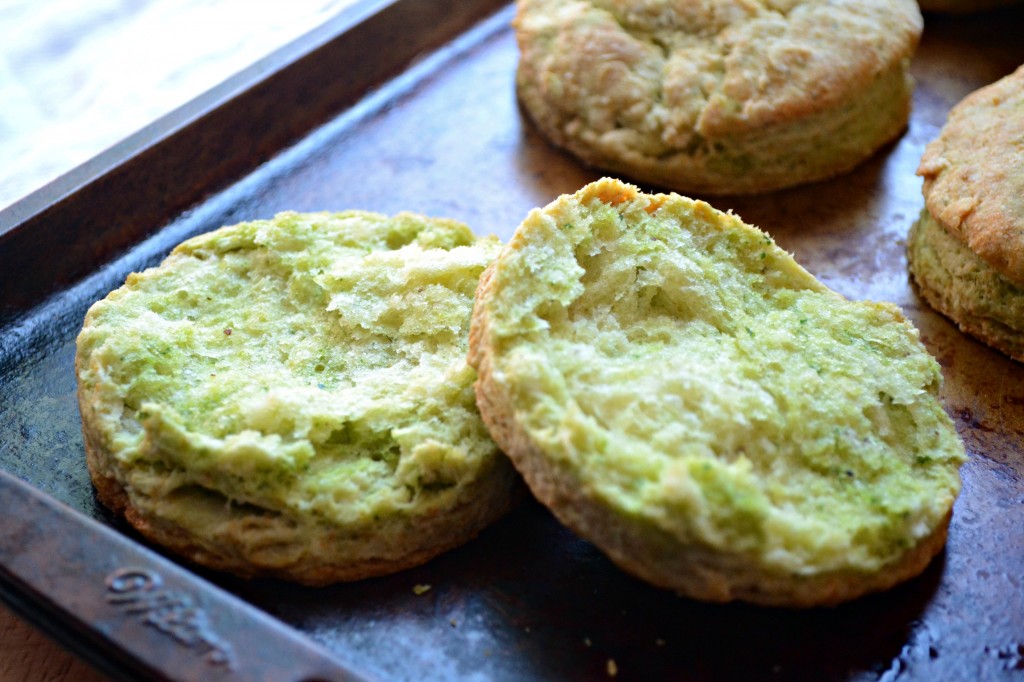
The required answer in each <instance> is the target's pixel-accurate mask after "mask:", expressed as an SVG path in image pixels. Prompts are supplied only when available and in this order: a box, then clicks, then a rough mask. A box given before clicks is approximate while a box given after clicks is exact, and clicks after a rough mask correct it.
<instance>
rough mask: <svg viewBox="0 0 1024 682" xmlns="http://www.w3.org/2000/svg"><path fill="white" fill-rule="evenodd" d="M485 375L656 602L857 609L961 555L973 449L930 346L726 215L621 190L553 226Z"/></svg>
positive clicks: (514, 292)
mask: <svg viewBox="0 0 1024 682" xmlns="http://www.w3.org/2000/svg"><path fill="white" fill-rule="evenodd" d="M470 364H471V365H472V366H474V367H475V368H476V369H477V371H478V374H479V379H478V381H477V386H476V391H477V404H478V405H479V407H480V412H481V415H482V416H483V418H484V421H485V422H486V423H487V426H488V429H489V430H490V432H491V434H492V435H493V436H494V438H495V440H496V441H497V442H498V444H499V445H500V446H501V448H502V449H503V450H504V451H505V452H506V453H507V454H508V455H509V456H510V457H511V458H512V460H513V462H514V463H515V465H516V467H517V468H518V469H519V470H520V472H521V473H522V474H523V476H524V478H525V480H526V482H527V484H528V485H529V486H530V488H531V490H532V491H533V493H534V495H535V496H536V497H537V499H539V500H540V501H541V502H542V503H544V504H545V505H547V506H548V507H549V508H550V509H551V510H552V511H553V512H554V513H555V515H556V516H557V517H558V518H559V519H560V520H561V521H562V522H563V523H565V524H566V525H567V526H568V527H570V528H571V529H573V530H574V531H575V532H577V533H578V534H580V535H581V536H582V537H584V538H586V539H588V540H590V541H591V542H593V543H594V544H595V545H597V546H598V547H599V548H600V549H602V550H603V551H604V552H605V553H606V554H607V555H608V556H609V557H610V558H611V559H612V560H613V561H614V562H616V563H617V564H618V565H619V566H621V567H622V568H623V569H625V570H626V571H628V572H630V573H633V574H634V575H637V576H639V577H641V578H643V579H645V580H647V581H649V582H651V583H653V584H655V585H658V586H661V587H666V588H669V589H672V590H674V591H676V592H678V593H680V594H682V595H685V596H689V597H694V598H698V599H704V600H710V601H729V600H734V599H738V600H745V601H750V602H755V603H760V604H767V605H778V606H793V607H805V606H814V605H824V604H836V603H838V602H841V601H845V600H848V599H852V598H854V597H857V596H859V595H862V594H865V593H868V592H872V591H877V590H882V589H886V588H888V587H891V586H892V585H894V584H896V583H898V582H900V581H903V580H906V579H908V578H910V577H912V576H914V575H916V574H918V573H920V572H921V571H922V570H923V569H924V567H925V566H926V565H927V564H928V562H929V561H930V560H931V558H932V557H933V556H935V554H937V553H938V552H939V551H940V550H941V548H942V546H943V543H944V542H945V538H946V529H947V526H948V523H949V519H950V515H951V510H952V505H953V501H954V499H955V497H956V495H957V493H958V491H959V488H960V479H959V475H958V471H957V470H958V467H959V465H960V464H961V463H962V462H963V461H964V459H965V456H964V448H963V445H962V443H961V442H960V440H959V438H958V436H957V434H956V430H955V428H954V426H953V424H952V422H951V420H950V419H949V417H948V416H947V415H946V413H945V411H944V409H943V407H942V405H941V403H940V402H939V400H938V389H939V385H940V382H941V374H940V371H939V367H938V364H937V363H936V362H935V360H934V359H933V358H931V356H929V355H928V353H927V351H926V350H925V349H924V347H923V345H922V344H921V343H920V341H919V339H918V335H917V331H916V330H915V329H914V328H913V327H912V326H911V325H910V324H909V323H908V322H907V321H906V320H905V319H904V318H903V316H902V315H901V314H900V312H899V310H898V309H897V308H896V307H895V306H892V305H890V304H876V303H867V302H852V301H847V300H845V299H843V298H842V297H841V296H839V295H838V294H836V293H834V292H832V291H830V290H829V289H827V288H826V287H825V286H824V285H822V284H821V283H820V282H818V281H817V280H815V279H814V278H813V277H812V276H811V275H810V274H809V273H807V272H806V271H805V270H803V268H801V267H800V266H799V265H798V264H797V263H796V262H795V261H794V260H793V259H792V257H790V256H789V255H788V254H786V253H785V252H784V251H782V250H781V249H779V248H778V247H777V246H775V244H774V243H773V242H772V240H771V239H770V238H769V237H768V236H767V235H765V234H764V233H763V232H760V231H759V230H757V229H756V228H753V227H751V226H748V225H745V224H743V223H742V222H741V221H740V220H739V219H737V218H736V217H735V216H733V215H731V214H725V213H721V212H719V211H716V210H714V209H713V208H711V207H710V206H708V205H707V204H705V203H703V202H694V201H691V200H689V199H686V198H684V197H680V196H678V195H644V194H641V193H640V192H638V191H637V189H636V188H635V187H632V186H630V185H625V184H622V183H619V182H617V181H613V180H608V179H605V180H602V181H599V182H596V183H593V184H591V185H588V186H587V187H584V188H583V189H581V190H580V191H579V192H577V193H576V194H574V195H572V196H563V197H561V198H559V199H558V200H556V201H554V202H552V203H551V204H550V205H549V206H547V207H546V208H544V209H543V210H535V211H533V212H531V213H530V215H529V216H528V217H527V218H526V219H525V220H524V222H523V223H522V225H520V227H519V228H518V229H517V231H516V233H515V235H514V236H513V237H512V239H511V240H510V241H509V243H508V245H507V246H506V247H505V249H504V250H503V251H502V253H501V255H499V256H498V258H497V260H495V262H494V263H493V264H492V265H491V266H490V267H489V268H488V270H487V271H486V272H485V273H484V275H483V277H482V278H481V281H480V287H479V289H478V291H477V304H476V306H475V307H474V311H473V323H472V327H471V330H470Z"/></svg>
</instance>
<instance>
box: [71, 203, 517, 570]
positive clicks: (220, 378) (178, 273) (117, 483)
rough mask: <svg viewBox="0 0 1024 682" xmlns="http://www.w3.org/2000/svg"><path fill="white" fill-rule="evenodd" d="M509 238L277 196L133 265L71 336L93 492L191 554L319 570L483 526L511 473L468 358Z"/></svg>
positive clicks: (403, 553)
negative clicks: (478, 297)
mask: <svg viewBox="0 0 1024 682" xmlns="http://www.w3.org/2000/svg"><path fill="white" fill-rule="evenodd" d="M499 247H500V244H499V242H498V241H497V239H494V238H480V239H477V238H476V237H474V236H473V235H472V233H471V232H470V231H469V228H467V227H466V226H465V225H462V224H461V223H456V222H454V221H447V220H440V219H428V218H424V217H422V216H417V215H412V214H400V215H397V216H394V217H390V218H389V217H386V216H382V215H379V214H374V213H366V212H359V211H349V212H342V213H334V214H328V213H321V214H298V213H282V214H280V215H278V216H276V217H275V218H274V219H272V220H258V221H254V222H248V223H242V224H239V225H234V226H231V227H225V228H222V229H219V230H216V231H214V232H211V233H208V234H204V235H201V236H198V237H195V238H193V239H190V240H187V241H185V242H184V243H182V244H180V245H179V246H178V247H177V248H175V249H174V251H173V252H172V253H171V254H170V255H169V256H168V258H167V259H166V260H165V261H164V262H163V263H162V264H161V265H160V266H158V267H155V268H151V269H149V270H146V271H145V272H142V273H134V274H132V275H130V276H129V277H128V279H127V281H126V283H125V284H124V286H122V287H121V288H119V289H117V290H115V291H114V292H112V293H111V294H110V295H109V296H107V297H106V298H105V299H104V300H101V301H99V302H98V303H96V304H94V305H93V306H92V308H91V309H90V310H89V312H88V314H87V316H86V318H85V324H84V326H83V329H82V331H81V333H80V335H79V336H78V342H77V356H76V372H77V377H78V387H79V388H78V398H79V406H80V410H81V414H82V426H83V432H84V435H85V445H86V453H87V461H88V465H89V470H90V473H91V476H92V478H93V481H94V483H95V487H96V490H97V493H98V497H99V499H100V501H101V502H103V503H104V504H105V505H107V506H108V507H110V508H111V509H113V510H114V511H115V512H117V513H123V514H124V515H125V517H126V518H127V520H128V521H129V522H130V523H131V524H132V525H133V526H134V527H135V528H137V529H138V530H139V531H140V532H141V533H142V534H143V535H144V536H146V537H148V538H150V539H151V540H153V541H155V542H157V543H160V544H163V545H165V546H167V547H168V548H170V549H172V550H173V551H175V552H177V553H179V554H181V555H183V556H185V557H187V558H188V559H191V560H192V561H194V562H196V563H198V564H202V565H205V566H209V567H212V568H216V569H219V570H226V571H231V572H234V573H237V574H240V575H243V576H271V577H277V578H283V579H288V580H294V581H298V582H301V583H307V584H312V585H317V584H325V583H330V582H334V581H339V580H355V579H359V578H364V577H368V576H373V575H380V574H383V573H389V572H393V571H397V570H400V569H403V568H406V567H409V566H412V565H415V564H419V563H422V562H424V561H426V560H428V559H430V558H431V557H433V556H435V555H437V554H438V553H440V552H442V551H444V550H446V549H449V548H451V547H454V546H456V545H459V544H461V543H463V542H465V541H467V540H468V539H470V538H472V537H473V536H474V535H475V534H477V533H478V532H479V531H480V530H481V529H482V528H484V527H485V526H486V525H487V524H488V523H490V522H491V521H493V520H495V519H496V518H498V517H499V516H500V515H502V514H503V513H504V512H505V511H506V510H507V509H508V508H509V506H510V504H512V502H513V500H514V499H515V493H516V491H517V489H518V486H519V485H520V484H519V483H518V482H517V481H518V475H517V474H516V473H515V471H514V469H513V468H512V466H511V465H510V464H509V463H508V461H507V459H506V458H505V457H504V456H503V455H502V454H501V453H500V452H499V451H498V449H497V448H496V446H495V444H494V442H493V441H492V440H491V439H490V438H489V436H488V434H487V431H486V428H485V427H484V424H483V422H482V421H481V419H480V416H479V414H478V412H477V410H476V406H475V402H474V394H473V381H474V379H475V373H474V371H473V370H472V369H471V368H470V367H469V366H468V365H467V364H466V360H465V354H466V349H467V345H468V328H469V320H470V311H471V307H472V304H473V293H474V290H475V288H476V284H477V281H478V279H479V276H480V273H481V272H482V271H483V269H484V267H485V266H486V265H487V264H488V263H489V262H490V261H491V260H492V259H493V257H494V256H495V255H496V254H497V252H498V249H499Z"/></svg>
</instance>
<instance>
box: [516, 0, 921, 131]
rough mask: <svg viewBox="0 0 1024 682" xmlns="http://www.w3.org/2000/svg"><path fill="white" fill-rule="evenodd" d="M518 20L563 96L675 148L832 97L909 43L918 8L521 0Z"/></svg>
mask: <svg viewBox="0 0 1024 682" xmlns="http://www.w3.org/2000/svg"><path fill="white" fill-rule="evenodd" d="M516 28H517V32H518V37H519V45H520V49H521V50H522V53H523V61H524V62H525V63H526V64H527V66H526V67H525V68H527V69H536V70H538V71H539V72H545V73H546V74H547V76H551V75H552V74H559V76H560V78H562V79H564V80H562V82H560V84H559V85H558V89H559V90H560V91H561V95H562V98H563V102H564V106H567V107H570V108H574V109H582V108H587V109H590V110H591V111H592V112H598V113H599V112H602V111H605V110H608V109H609V106H608V105H609V104H613V103H614V104H615V106H614V107H611V108H612V109H615V110H617V111H618V112H619V114H618V116H619V118H620V119H621V120H620V121H618V124H619V125H621V126H628V127H630V128H634V129H637V130H641V131H643V130H644V129H645V128H657V129H660V130H661V136H662V138H663V140H665V141H667V142H668V143H670V144H671V145H672V146H676V147H684V146H685V145H686V144H687V143H688V142H689V139H679V138H680V137H682V138H689V137H691V136H693V135H694V134H695V133H696V134H699V135H701V136H704V137H707V138H716V137H722V136H725V135H736V134H742V133H744V132H748V131H751V130H758V129H761V128H763V127H765V126H770V125H773V124H778V123H780V122H782V121H791V120H793V119H799V118H803V117H806V116H809V115H811V114H814V113H816V112H820V111H824V110H828V109H830V108H831V107H834V106H836V105H838V104H841V103H842V102H844V101H846V100H847V99H848V98H849V97H850V93H851V92H856V91H859V90H863V89H865V88H867V87H868V86H869V85H870V83H871V82H872V80H873V79H874V78H876V77H877V76H878V74H879V73H881V72H882V71H884V70H885V68H887V67H888V65H891V64H893V63H898V62H899V61H900V60H902V59H905V58H909V57H910V55H911V54H913V51H914V49H915V48H916V46H917V41H918V37H919V35H920V32H921V16H920V13H919V12H918V9H917V5H916V4H915V3H913V2H906V1H905V0H861V1H858V2H851V1H849V0H760V1H758V0H720V1H718V2H714V3H708V2H706V1H705V0H674V1H672V2H665V1H664V0H662V1H660V2H659V1H657V0H628V1H625V2H623V1H617V2H613V1H611V0H520V2H519V14H518V17H517V20H516ZM541 62H543V63H544V66H543V67H540V66H537V65H538V64H540V63H541ZM558 62H562V63H558ZM547 76H545V77H547ZM534 77H535V75H534V74H531V75H530V78H531V79H534ZM536 77H538V78H539V77H540V74H537V75H536ZM610 99H615V100H617V101H616V102H610V101H609V100H610ZM587 100H591V101H587ZM574 103H575V104H574ZM595 104H597V106H596V107H595V106H593V105H595ZM594 115H597V114H596V113H592V114H588V116H590V117H592V116H594ZM600 123H601V122H600V121H590V122H589V124H590V125H592V126H593V125H596V126H598V127H599V126H600Z"/></svg>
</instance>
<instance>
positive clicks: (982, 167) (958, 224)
mask: <svg viewBox="0 0 1024 682" xmlns="http://www.w3.org/2000/svg"><path fill="white" fill-rule="evenodd" d="M1022 139H1024V67H1021V68H1019V69H1017V71H1016V72H1014V73H1013V74H1011V75H1009V76H1007V77H1005V78H1003V79H1001V80H999V81H997V82H995V83H993V84H991V85H988V86H986V87H984V88H981V89H980V90H977V91H975V92H974V93H972V94H970V95H968V96H967V97H966V98H964V100H963V101H961V102H960V103H959V104H957V105H956V106H955V107H953V109H952V110H951V111H950V113H949V118H948V119H947V122H946V124H945V126H944V127H943V128H942V132H941V133H940V134H939V137H938V138H936V139H935V140H933V141H932V142H931V143H930V144H929V145H928V147H927V148H926V150H925V153H924V155H923V156H922V158H921V164H920V166H919V167H918V170H917V174H918V175H920V176H922V177H923V178H924V187H923V192H924V197H925V205H926V207H927V209H928V212H929V213H930V214H931V215H932V216H933V217H934V218H935V219H936V220H937V221H938V222H939V223H940V224H941V225H942V226H943V227H945V228H946V230H948V231H949V233H950V234H952V235H953V236H954V237H955V238H956V239H958V240H959V241H960V242H961V243H963V244H964V245H966V246H967V248H969V249H970V250H971V251H973V252H974V253H975V254H977V255H978V257H980V258H981V259H982V260H983V261H984V262H985V263H987V264H988V265H989V266H990V267H992V268H993V269H994V270H995V271H996V272H998V273H1000V274H1001V275H1003V276H1004V277H1006V278H1007V279H1009V280H1010V281H1011V282H1013V283H1015V284H1017V285H1018V286H1024V154H1022V150H1021V140H1022Z"/></svg>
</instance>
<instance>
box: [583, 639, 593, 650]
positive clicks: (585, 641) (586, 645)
mask: <svg viewBox="0 0 1024 682" xmlns="http://www.w3.org/2000/svg"><path fill="white" fill-rule="evenodd" d="M593 644H594V643H593V642H591V641H590V638H589V637H584V638H583V645H584V646H585V647H587V648H590V647H591V646H593Z"/></svg>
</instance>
